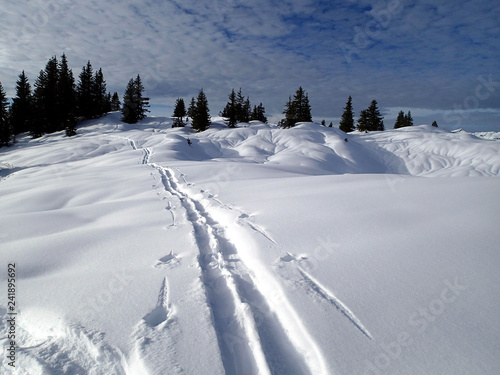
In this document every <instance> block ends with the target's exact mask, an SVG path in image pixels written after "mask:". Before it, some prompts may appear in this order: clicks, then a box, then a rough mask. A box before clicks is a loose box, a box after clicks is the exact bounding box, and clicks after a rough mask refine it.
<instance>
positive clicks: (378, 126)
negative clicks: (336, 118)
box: [357, 100, 384, 132]
mask: <svg viewBox="0 0 500 375" xmlns="http://www.w3.org/2000/svg"><path fill="white" fill-rule="evenodd" d="M382 120H383V117H382V115H381V114H380V111H379V109H378V106H377V101H376V100H372V102H371V104H370V106H369V107H368V109H364V110H362V111H361V113H360V114H359V119H358V126H357V127H358V130H359V131H364V132H367V131H383V130H384V122H383V121H382Z"/></svg>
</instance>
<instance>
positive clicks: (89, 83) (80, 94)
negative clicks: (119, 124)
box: [76, 60, 95, 119]
mask: <svg viewBox="0 0 500 375" xmlns="http://www.w3.org/2000/svg"><path fill="white" fill-rule="evenodd" d="M94 79H95V77H94V73H93V69H92V64H91V63H90V60H89V61H88V62H87V65H86V66H84V67H83V68H82V72H81V73H80V76H79V82H78V85H77V90H76V91H77V109H78V112H77V113H78V115H79V116H81V117H83V118H86V119H90V118H93V116H94V113H95V109H94V89H95V84H94Z"/></svg>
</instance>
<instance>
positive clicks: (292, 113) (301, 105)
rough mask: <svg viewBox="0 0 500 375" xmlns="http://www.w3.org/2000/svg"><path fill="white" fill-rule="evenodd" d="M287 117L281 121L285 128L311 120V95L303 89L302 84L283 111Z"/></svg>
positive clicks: (280, 123)
mask: <svg viewBox="0 0 500 375" xmlns="http://www.w3.org/2000/svg"><path fill="white" fill-rule="evenodd" d="M283 113H284V114H285V118H284V119H283V120H281V121H280V122H279V124H278V125H279V126H281V127H284V128H291V127H292V126H295V124H296V123H297V122H311V121H312V116H311V106H310V104H309V96H308V94H307V93H306V92H305V91H304V89H302V86H301V87H299V89H298V90H297V91H296V92H295V95H294V97H293V100H292V98H291V97H289V98H288V102H287V104H285V110H284V111H283Z"/></svg>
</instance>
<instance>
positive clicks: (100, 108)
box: [91, 68, 108, 118]
mask: <svg viewBox="0 0 500 375" xmlns="http://www.w3.org/2000/svg"><path fill="white" fill-rule="evenodd" d="M91 96H92V111H91V116H92V118H99V117H102V116H104V115H105V114H106V113H107V110H106V109H107V106H108V101H107V95H106V81H105V80H104V74H103V73H102V69H101V68H99V70H98V71H97V72H96V73H95V76H94V79H93V82H92V95H91Z"/></svg>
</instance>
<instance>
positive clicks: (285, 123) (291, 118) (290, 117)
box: [278, 96, 297, 128]
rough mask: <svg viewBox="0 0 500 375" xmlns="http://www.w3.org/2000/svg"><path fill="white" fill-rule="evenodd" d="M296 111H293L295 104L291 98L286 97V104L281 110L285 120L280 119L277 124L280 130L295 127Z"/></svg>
mask: <svg viewBox="0 0 500 375" xmlns="http://www.w3.org/2000/svg"><path fill="white" fill-rule="evenodd" d="M295 113H296V111H295V104H294V102H293V101H292V97H291V96H289V97H288V102H287V103H286V104H285V109H284V110H283V114H284V115H285V118H284V119H282V120H281V121H280V122H279V123H278V126H279V127H281V128H291V127H293V126H294V125H295V123H296V122H297V118H296V114H295Z"/></svg>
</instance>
